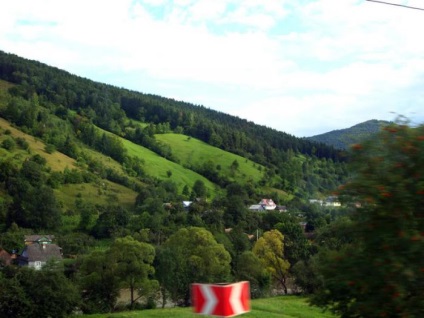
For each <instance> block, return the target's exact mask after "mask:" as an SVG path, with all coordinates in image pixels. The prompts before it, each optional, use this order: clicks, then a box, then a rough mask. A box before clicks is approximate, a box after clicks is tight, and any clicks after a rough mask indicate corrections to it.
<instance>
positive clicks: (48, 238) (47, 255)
mask: <svg viewBox="0 0 424 318" xmlns="http://www.w3.org/2000/svg"><path fill="white" fill-rule="evenodd" d="M53 238H54V236H53V235H27V236H25V248H24V250H23V251H22V254H21V255H20V256H19V257H18V264H19V265H20V266H28V267H32V268H34V269H37V270H39V269H41V268H42V267H43V266H44V265H45V264H46V263H47V262H48V261H51V260H61V259H62V249H61V248H60V247H59V246H57V245H56V244H54V243H53Z"/></svg>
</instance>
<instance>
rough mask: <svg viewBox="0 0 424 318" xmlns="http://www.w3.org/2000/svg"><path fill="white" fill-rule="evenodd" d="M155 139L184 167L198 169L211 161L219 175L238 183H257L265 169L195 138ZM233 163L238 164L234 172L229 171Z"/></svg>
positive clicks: (157, 136) (166, 136) (171, 137)
mask: <svg viewBox="0 0 424 318" xmlns="http://www.w3.org/2000/svg"><path fill="white" fill-rule="evenodd" d="M155 138H156V139H157V140H158V141H160V142H163V143H165V144H167V145H169V146H170V147H171V149H172V153H173V155H174V156H175V157H176V158H177V159H178V160H179V161H180V162H181V163H183V164H184V165H186V166H194V167H200V166H202V165H203V164H204V163H205V162H207V161H212V162H213V163H214V165H215V167H217V166H219V167H220V173H222V174H224V175H226V176H229V177H230V179H232V180H236V181H238V182H240V183H245V182H248V181H254V182H258V181H259V180H261V179H262V177H263V171H264V170H265V168H264V167H263V166H262V165H260V164H257V163H255V162H253V161H251V160H248V159H246V158H243V157H241V156H238V155H236V154H233V153H230V152H227V151H224V150H222V149H219V148H216V147H213V146H211V145H209V144H207V143H205V142H203V141H200V140H198V139H196V138H191V137H188V136H186V135H181V134H158V135H155ZM234 161H237V163H238V168H237V169H235V170H233V169H231V165H232V164H233V162H234Z"/></svg>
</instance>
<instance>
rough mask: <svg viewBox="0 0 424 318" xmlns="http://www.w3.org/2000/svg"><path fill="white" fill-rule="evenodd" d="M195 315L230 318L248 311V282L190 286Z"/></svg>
mask: <svg viewBox="0 0 424 318" xmlns="http://www.w3.org/2000/svg"><path fill="white" fill-rule="evenodd" d="M191 297H192V303H193V309H194V312H195V313H198V314H202V315H209V316H221V317H232V316H236V315H240V314H243V313H246V312H249V311H250V285H249V282H239V283H234V284H192V285H191Z"/></svg>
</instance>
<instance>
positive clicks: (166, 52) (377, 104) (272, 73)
mask: <svg viewBox="0 0 424 318" xmlns="http://www.w3.org/2000/svg"><path fill="white" fill-rule="evenodd" d="M405 3H408V4H410V5H412V4H415V5H417V6H419V5H420V4H419V3H417V2H413V1H407V2H405ZM152 8H153V9H152ZM422 17H423V16H422V12H419V11H417V10H408V9H403V8H396V7H392V6H385V5H381V4H380V5H379V4H375V3H370V2H365V1H359V0H344V1H332V0H319V1H302V2H293V1H282V0H260V1H259V0H246V1H242V2H240V1H236V0H214V1H208V0H197V1H194V0H178V1H177V0H175V1H169V0H167V1H166V0H144V1H131V0H113V1H107V2H105V1H100V0H90V1H83V0H74V1H60V2H59V1H54V0H22V1H19V2H17V1H14V2H13V1H5V3H4V4H2V10H1V11H0V30H2V31H1V32H0V49H2V50H5V51H9V52H13V53H16V54H18V55H21V56H24V57H27V58H32V59H37V60H40V61H42V62H46V63H49V64H52V65H54V66H57V67H61V68H65V69H67V70H69V71H71V72H77V73H78V74H79V75H82V76H88V74H89V75H90V76H94V77H96V80H99V81H101V80H102V76H104V74H106V73H107V74H109V77H108V78H109V81H111V82H112V83H113V78H116V80H117V81H118V79H119V85H121V86H126V85H128V86H130V87H131V88H133V89H139V90H140V91H146V90H145V87H146V84H144V85H141V84H140V86H137V85H136V84H135V83H146V81H148V87H149V88H151V89H152V90H154V93H156V94H160V95H161V94H162V93H161V90H162V89H163V90H164V91H163V94H164V95H166V94H170V95H171V96H172V97H173V96H177V97H180V98H182V99H184V100H186V101H188V102H191V101H192V102H196V103H202V104H204V105H207V106H209V107H211V108H216V109H220V110H221V111H225V112H228V113H231V114H236V115H239V116H240V117H245V118H248V119H250V120H257V121H258V122H259V123H261V124H267V125H269V126H272V127H274V128H277V129H281V130H284V131H287V132H290V133H295V134H297V135H307V134H313V131H320V132H323V131H322V129H323V128H324V129H327V128H331V127H337V128H343V126H346V125H348V124H349V125H350V124H352V125H353V124H355V123H358V122H359V121H362V120H367V119H370V118H368V117H370V116H372V117H374V118H382V117H385V118H388V117H389V116H390V115H388V114H390V111H395V112H399V113H402V111H410V112H415V113H420V112H419V110H420V107H422V103H423V102H424V97H423V93H421V92H422V89H421V87H419V85H418V84H417V83H422V82H423V77H424V59H423V56H424V42H422V41H420V40H419V37H417V33H416V30H421V29H424V19H423V18H422ZM123 72H124V73H123ZM85 74H87V75H85ZM96 74H97V75H96ZM123 74H125V75H123ZM125 76H128V78H129V79H131V82H128V83H127V84H125ZM188 87H196V89H195V90H192V91H190V89H188ZM214 103H216V104H214ZM224 107H225V108H224Z"/></svg>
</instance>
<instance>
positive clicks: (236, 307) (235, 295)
mask: <svg viewBox="0 0 424 318" xmlns="http://www.w3.org/2000/svg"><path fill="white" fill-rule="evenodd" d="M232 287H233V288H232V290H231V295H230V304H231V307H232V308H233V311H234V314H240V313H243V312H244V308H243V304H242V303H241V292H242V287H243V285H242V284H241V283H238V284H234V285H233V286H232Z"/></svg>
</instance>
